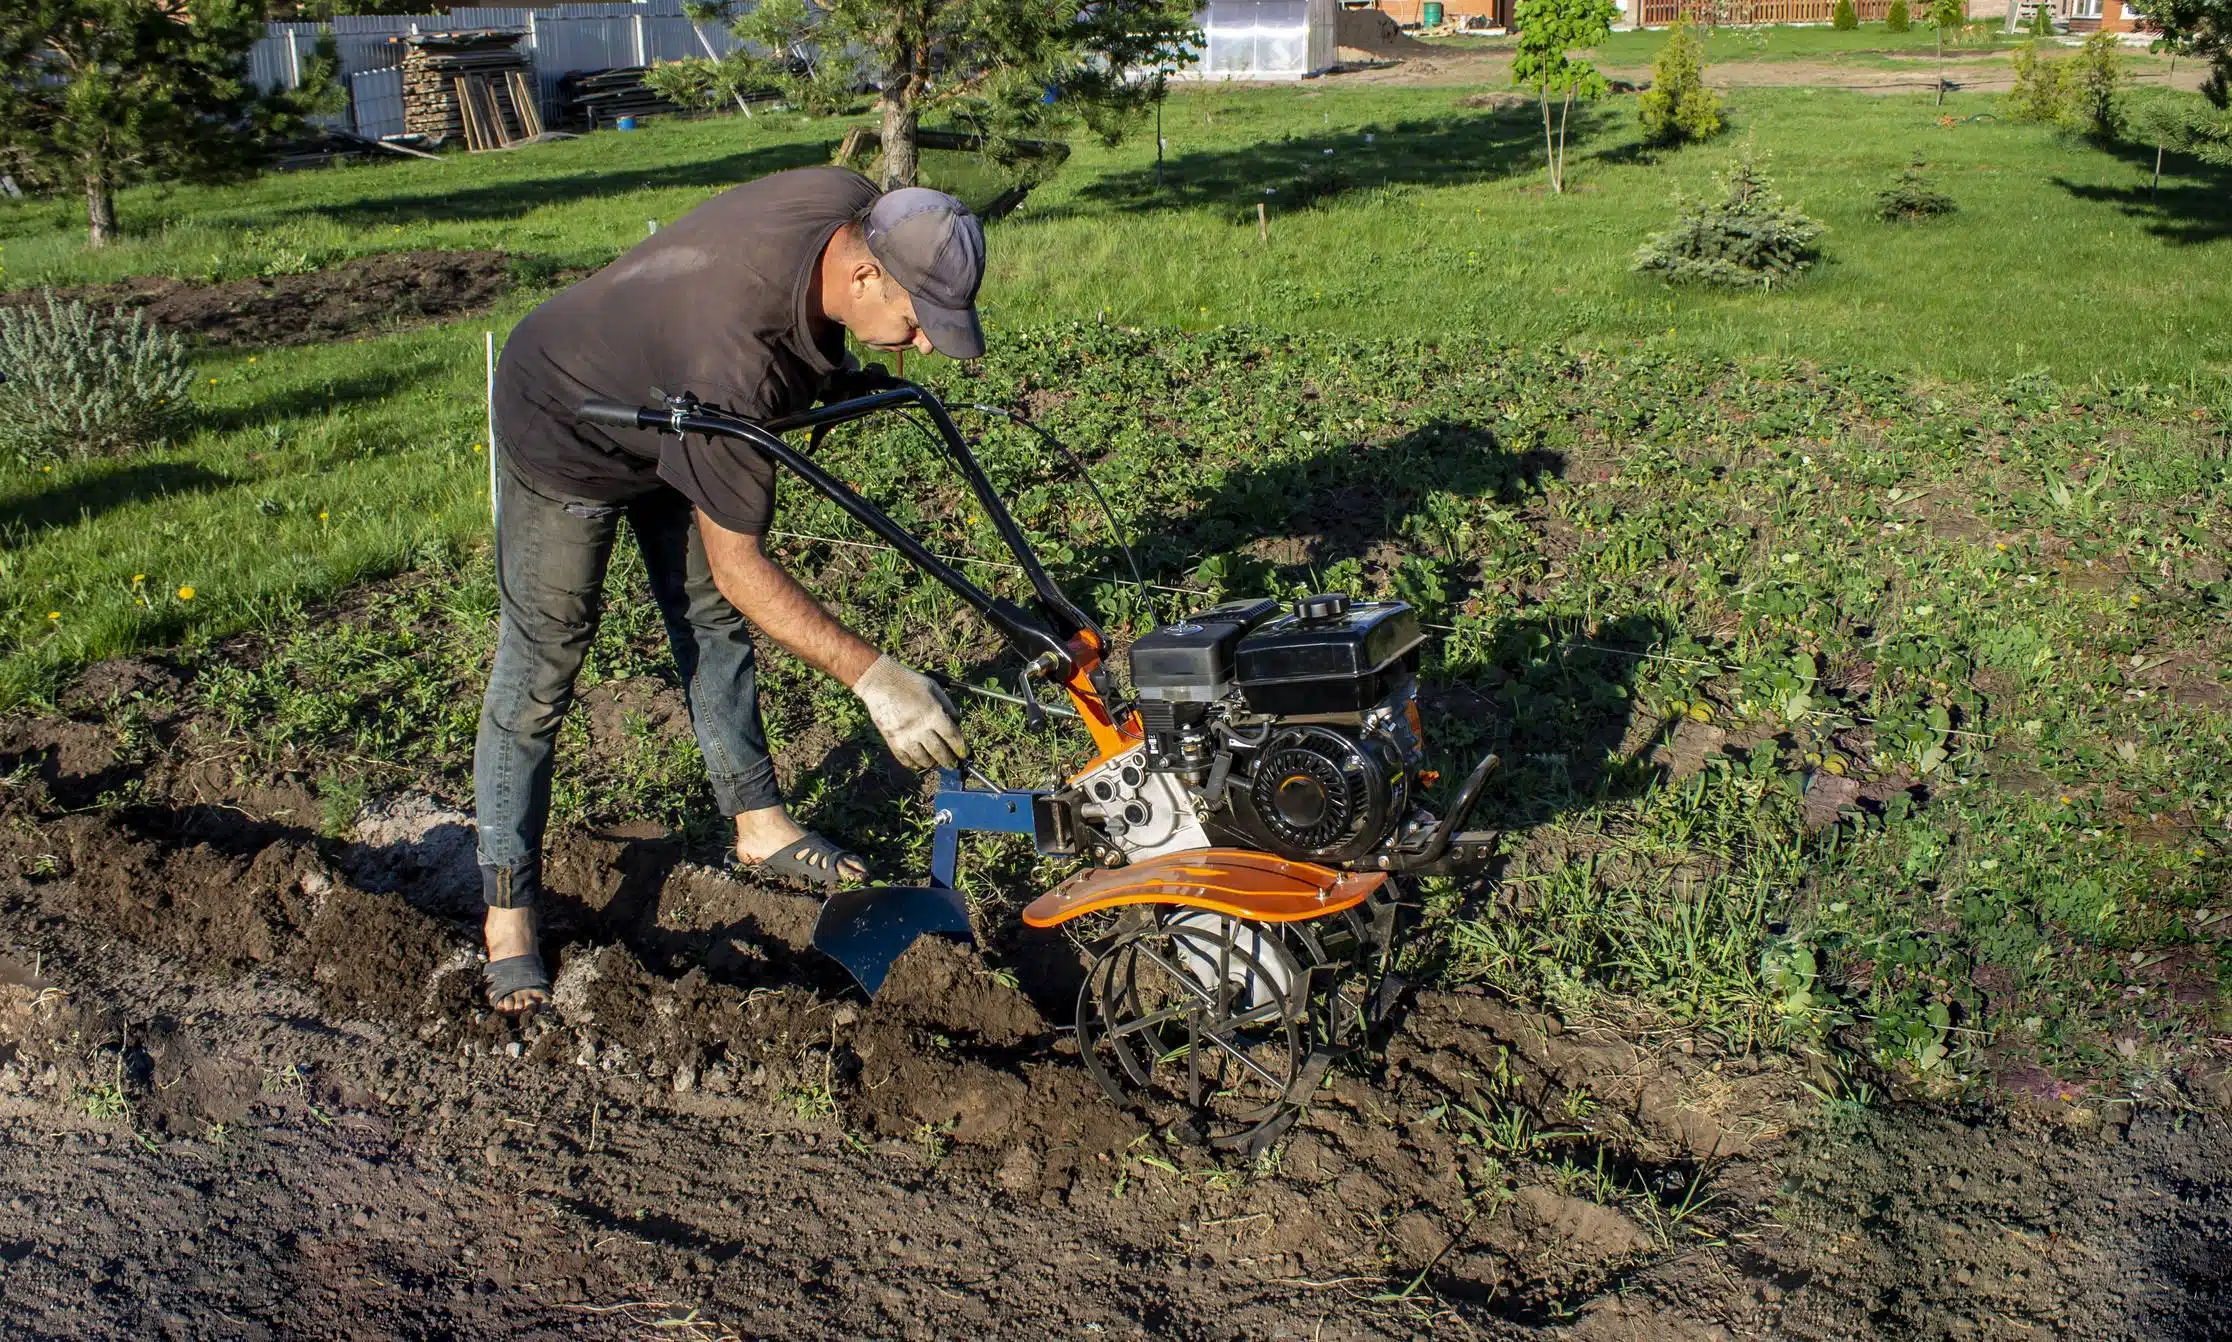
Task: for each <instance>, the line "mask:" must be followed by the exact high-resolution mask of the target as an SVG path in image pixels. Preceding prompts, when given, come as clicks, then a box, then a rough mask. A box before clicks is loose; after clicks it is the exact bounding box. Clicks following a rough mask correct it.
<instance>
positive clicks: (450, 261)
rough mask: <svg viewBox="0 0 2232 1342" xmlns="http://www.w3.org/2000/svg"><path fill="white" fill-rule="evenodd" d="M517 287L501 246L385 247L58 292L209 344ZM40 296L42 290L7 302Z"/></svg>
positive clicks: (292, 333)
mask: <svg viewBox="0 0 2232 1342" xmlns="http://www.w3.org/2000/svg"><path fill="white" fill-rule="evenodd" d="M510 287H511V266H510V262H509V260H508V259H507V258H506V257H505V256H504V254H503V253H502V252H486V251H466V252H444V251H416V252H382V253H379V254H378V255H374V256H364V257H358V258H357V259H355V260H353V261H344V262H342V263H340V264H339V265H336V266H332V267H329V268H327V269H325V270H316V271H311V272H309V273H308V274H302V275H271V276H258V277H255V278H251V279H244V280H228V281H226V282H225V283H223V284H195V283H192V282H190V281H187V280H180V279H173V278H171V277H169V276H167V275H143V276H139V277H136V278H133V279H128V280H120V281H118V282H116V283H114V284H89V285H82V286H79V287H77V288H73V289H61V290H57V291H56V293H57V294H58V295H59V296H60V297H62V298H74V299H77V300H79V301H81V302H84V303H86V304H89V305H91V306H95V307H100V308H112V307H124V308H127V309H135V310H137V311H139V312H142V313H145V314H146V316H147V319H148V320H149V321H150V322H152V323H154V324H155V325H157V326H160V327H164V328H166V329H169V330H173V331H177V332H179V333H180V334H182V335H184V336H186V337H187V338H188V339H189V340H193V341H198V342H200V343H202V344H207V345H248V346H262V345H315V344H320V343H322V342H325V341H328V340H338V339H340V338H341V337H343V336H349V335H355V334H357V333H358V332H360V331H390V330H396V329H399V328H403V327H409V326H419V325H424V324H426V323H428V322H434V321H441V320H444V319H447V318H450V317H456V316H461V315H463V314H465V313H470V312H478V311H479V310H481V309H482V308H485V307H488V306H489V305H490V304H492V303H494V302H495V301H496V300H497V299H498V298H500V297H502V296H503V294H504V292H505V290H507V289H509V288H510ZM38 301H40V293H39V292H38V291H36V290H17V291H15V292H12V293H0V304H24V303H33V302H38Z"/></svg>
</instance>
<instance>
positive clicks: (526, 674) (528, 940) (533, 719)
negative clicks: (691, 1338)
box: [473, 168, 984, 1013]
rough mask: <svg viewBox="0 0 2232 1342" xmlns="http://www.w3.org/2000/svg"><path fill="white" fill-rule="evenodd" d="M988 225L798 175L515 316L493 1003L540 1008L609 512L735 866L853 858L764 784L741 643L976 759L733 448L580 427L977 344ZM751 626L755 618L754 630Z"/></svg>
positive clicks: (505, 442) (500, 397)
mask: <svg viewBox="0 0 2232 1342" xmlns="http://www.w3.org/2000/svg"><path fill="white" fill-rule="evenodd" d="M983 278H984V233H983V230H982V228H981V227H980V225H979V224H978V222H977V220H976V218H975V217H974V216H972V215H971V214H970V213H969V211H968V209H967V208H966V207H964V206H963V205H962V204H961V203H960V202H959V201H957V200H955V199H953V198H952V197H951V196H948V195H945V194H943V193H941V192H936V191H929V190H925V189H922V188H907V189H904V190H899V191H893V192H890V193H888V194H879V193H878V191H877V189H876V188H875V186H874V185H872V184H871V183H870V182H869V181H868V180H867V179H866V178H864V177H862V176H860V175H859V174H857V173H853V172H848V171H845V170H843V169H839V168H803V169H799V170H796V171H792V172H784V173H777V174H775V175H774V176H772V177H766V178H762V179H760V180H759V181H756V182H751V183H748V184H746V185H744V186H739V187H736V188H734V189H732V190H729V191H726V192H723V193H722V194H720V195H718V196H716V197H714V198H713V199H712V200H710V201H707V202H706V203H705V204H703V205H701V206H699V207H698V208H697V209H695V210H693V211H691V212H690V213H689V214H687V215H685V216H683V217H682V218H681V219H679V220H677V221H676V222H675V223H674V224H673V225H672V226H671V227H668V228H666V229H664V230H662V231H661V232H659V233H657V234H654V235H653V236H652V237H651V238H650V239H649V240H647V241H645V242H644V243H642V244H640V245H639V246H637V247H636V248H635V249H634V250H632V251H630V252H629V253H628V254H627V255H626V256H623V257H621V258H620V259H619V260H618V261H616V262H614V263H613V264H612V265H610V266H607V267H606V268H605V269H603V270H601V271H599V272H597V273H596V274H595V275H592V276H590V277H589V278H588V279H586V280H583V281H582V282H581V283H579V284H577V285H575V286H573V287H572V288H570V289H568V290H566V291H565V292H564V293H562V294H559V295H558V296H557V297H555V298H553V299H551V300H550V301H549V302H547V303H544V304H543V305H542V306H541V307H539V308H536V309H535V310H534V311H533V312H532V313H530V314H528V316H527V318H526V320H524V321H522V322H521V323H520V324H519V326H518V327H517V328H516V329H515V330H514V331H513V332H512V335H511V338H510V340H509V341H508V342H506V344H505V346H504V356H503V359H502V361H501V363H499V364H498V366H497V369H496V393H495V394H496V437H497V440H498V442H497V444H495V445H494V450H496V451H497V453H498V470H499V477H500V478H499V484H498V490H497V499H498V504H497V522H496V569H497V582H498V589H499V594H500V597H501V605H502V627H501V634H500V636H499V639H498V642H497V648H496V662H495V666H494V668H493V669H492V670H491V672H490V673H489V683H488V695H487V698H486V700H485V702H484V703H483V705H482V708H481V720H480V735H479V739H478V741H477V742H476V744H475V746H474V750H473V789H474V802H475V807H476V810H477V812H478V816H477V820H478V828H479V858H480V864H481V878H482V891H483V896H484V899H485V902H486V904H487V906H488V908H487V919H486V923H485V925H484V930H485V932H486V934H487V938H488V957H489V964H488V970H487V975H488V993H489V1002H490V1004H491V1005H492V1006H494V1007H495V1008H496V1009H497V1010H499V1011H504V1012H507V1013H517V1012H523V1011H530V1010H532V1009H534V1007H535V1006H536V1004H538V1003H540V1002H541V1001H542V1000H543V999H544V998H545V997H546V996H547V995H548V993H549V989H550V976H549V973H548V972H547V970H546V969H545V968H544V965H543V961H542V957H541V954H540V950H539V947H538V945H537V942H536V931H535V904H536V901H537V899H538V898H539V897H540V895H541V892H542V882H541V861H542V840H543V830H544V827H545V825H546V823H547V821H548V818H549V812H550V783H551V759H552V748H553V745H554V743H555V741H556V738H557V735H558V725H559V722H560V720H561V719H562V718H563V717H564V716H565V713H566V709H567V706H568V705H569V704H570V703H571V702H572V700H573V686H574V678H575V676H576V674H577V673H579V671H580V670H581V662H582V658H583V656H584V655H585V654H586V653H587V651H588V648H589V643H590V640H591V639H593V638H594V637H595V635H596V631H597V618H598V614H599V604H600V598H601V595H602V592H603V588H604V576H605V564H606V561H607V559H609V558H610V556H611V553H612V545H613V540H614V537H615V535H616V533H617V531H618V528H619V524H620V521H621V519H622V518H625V519H626V520H627V522H628V526H629V529H630V530H632V531H633V532H634V533H635V538H636V543H637V545H638V546H639V547H641V549H642V552H643V558H644V563H645V566H646V567H647V568H648V569H649V570H650V580H651V593H652V596H653V598H654V599H655V600H656V601H657V602H658V605H659V612H660V614H661V615H662V616H663V617H664V621H665V624H666V631H667V639H668V642H669V644H670V645H671V646H672V648H673V651H674V660H675V667H676V670H677V671H678V672H679V673H680V675H681V678H682V683H683V687H684V690H685V692H686V696H687V702H688V704H689V710H690V724H691V726H692V728H693V729H694V730H695V732H696V734H697V739H698V746H699V748H700V749H701V750H702V751H703V753H704V755H705V762H706V767H707V770H708V771H709V772H710V774H711V776H712V782H713V794H714V797H715V798H716V800H717V801H718V802H719V803H720V806H721V809H722V810H723V811H724V812H726V813H727V814H729V815H732V816H734V817H735V819H736V856H737V859H738V860H739V861H740V862H742V863H745V864H749V865H751V866H753V867H754V869H756V870H759V871H764V872H767V873H769V874H771V875H775V876H782V877H788V878H791V879H796V880H804V881H808V882H812V883H815V884H818V885H823V886H835V885H837V884H839V883H840V882H843V881H846V880H854V881H857V880H863V879H865V878H866V877H867V874H868V872H867V864H866V863H865V862H863V861H862V860H861V859H860V858H859V857H857V856H856V855H854V854H851V853H847V852H844V851H842V850H840V849H839V848H838V847H837V845H835V844H833V843H831V842H830V841H829V840H827V839H825V838H823V837H822V836H820V835H818V834H810V833H807V832H806V831H804V830H802V829H801V828H800V827H799V825H798V824H797V822H796V821H794V820H792V819H791V816H790V813H789V812H788V811H787V810H786V809H785V808H784V806H783V800H782V797H781V796H780V794H779V793H778V792H777V790H776V786H775V769H774V765H773V764H772V763H771V762H770V761H769V759H768V756H767V742H766V737H765V735H764V734H763V732H762V730H761V727H760V718H759V705H758V699H757V697H756V693H755V679H754V675H753V666H752V643H751V638H750V636H749V626H750V625H758V626H759V628H760V629H761V630H763V631H764V632H765V633H766V634H767V636H768V637H770V638H772V639H774V640H775V641H776V642H777V643H779V644H781V645H782V646H783V647H785V648H787V649H789V650H790V651H791V652H792V653H794V654H796V655H797V656H798V657H799V658H800V659H802V660H803V661H805V662H806V663H808V664H809V665H811V666H813V667H815V668H816V669H818V670H820V671H822V672H824V673H825V674H827V675H830V676H833V677H835V678H836V679H837V680H838V681H840V682H841V683H843V684H845V685H847V686H850V687H851V689H852V690H853V692H854V693H855V694H857V695H858V696H860V699H861V702H862V703H863V704H864V705H865V707H866V708H867V710H868V715H869V717H870V719H871V720H873V721H874V722H875V724H876V728H877V730H878V731H880V732H881V733H882V734H883V737H884V741H885V743H886V744H888V745H889V746H890V747H891V750H892V753H893V754H894V755H895V756H896V757H897V758H898V759H899V761H900V763H902V764H904V765H907V766H908V767H909V768H915V769H927V768H930V767H933V766H935V765H948V766H950V765H953V764H956V763H958V762H959V760H960V758H961V756H962V755H964V754H966V753H967V747H966V745H965V744H964V743H963V741H962V739H961V733H960V731H959V729H958V728H956V727H955V726H954V722H953V706H952V704H951V703H950V702H948V701H947V699H946V697H945V695H944V694H943V693H942V692H941V691H940V690H939V689H938V687H937V686H936V685H935V684H934V683H933V682H931V681H930V680H929V679H928V678H927V677H925V676H922V675H919V674H917V673H916V672H914V671H913V670H910V669H909V668H907V667H906V666H904V665H902V664H901V663H899V662H898V661H896V660H895V659H893V658H892V657H890V656H889V655H888V654H883V653H879V652H878V651H877V650H876V649H875V648H873V647H871V646H869V644H868V643H866V642H865V641H863V640H862V639H861V638H860V637H859V636H858V635H856V634H854V633H853V632H852V631H851V630H849V629H847V628H845V626H844V625H843V624H841V623H840V622H839V621H838V620H837V619H836V618H835V617H834V616H832V615H830V614H829V612H828V611H826V610H824V609H823V608H822V607H821V605H820V604H819V603H817V602H816V601H815V600H814V598H813V597H812V596H810V595H809V594H808V593H807V592H806V590H805V589H804V588H802V587H800V586H799V585H798V583H797V582H796V581H795V580H794V579H793V578H792V577H791V576H790V575H789V574H787V573H785V572H784V571H783V570H782V569H781V568H779V567H778V566H777V565H776V564H775V563H774V561H773V560H772V559H770V558H769V557H768V555H767V553H766V550H765V549H764V546H763V542H764V539H765V537H766V534H767V530H768V526H769V524H770V522H771V521H772V519H773V516H774V505H775V465H774V463H773V462H772V461H770V460H768V459H767V458H766V457H764V456H762V455H761V454H760V453H758V452H757V451H755V450H753V449H752V448H750V447H747V446H745V445H743V444H739V443H735V442H732V441H728V440H724V439H707V438H704V437H700V436H693V437H689V438H679V439H678V438H674V437H669V436H664V435H660V434H656V433H653V432H651V431H649V430H641V431H628V430H618V429H605V428H599V427H595V426H592V425H586V424H582V423H579V422H577V421H576V419H575V417H574V416H575V411H576V410H577V409H578V408H579V406H580V405H581V403H582V402H583V401H584V400H587V399H589V398H591V397H596V396H604V397H613V398H617V399H621V400H626V401H647V400H651V399H652V398H653V397H654V391H653V389H654V388H657V389H659V390H661V391H664V392H668V393H680V392H684V391H688V392H693V393H695V394H696V395H697V397H698V398H699V400H701V401H703V402H705V403H706V404H707V405H709V406H715V407H718V408H720V409H723V410H726V411H728V412H729V413H731V414H735V415H740V416H743V417H745V418H748V419H761V420H764V419H773V418H777V417H780V416H783V415H787V414H793V413H796V412H797V411H800V410H804V409H807V408H809V407H810V406H812V405H813V403H814V401H815V400H816V398H817V397H821V396H825V395H828V396H832V397H834V396H835V395H837V394H839V393H842V392H843V391H844V390H845V389H846V384H847V382H848V381H850V380H853V379H856V378H857V376H858V374H857V372H854V373H848V372H847V370H846V363H847V360H846V355H845V347H844V338H845V335H846V333H847V332H850V333H851V334H852V336H853V338H854V339H856V340H858V341H859V342H860V343H861V344H863V345H866V346H869V347H871V348H873V349H879V350H906V349H914V350H919V351H921V352H922V353H925V354H927V353H929V352H931V351H932V350H936V351H938V352H940V353H943V354H946V355H949V356H951V357H954V358H963V359H968V358H975V357H977V356H978V355H980V354H982V353H983V352H984V332H983V328H982V327H981V326H980V325H979V324H978V321H977V315H976V308H975V302H976V293H977V288H978V286H979V285H980V284H981V283H982V281H983ZM747 622H749V623H747Z"/></svg>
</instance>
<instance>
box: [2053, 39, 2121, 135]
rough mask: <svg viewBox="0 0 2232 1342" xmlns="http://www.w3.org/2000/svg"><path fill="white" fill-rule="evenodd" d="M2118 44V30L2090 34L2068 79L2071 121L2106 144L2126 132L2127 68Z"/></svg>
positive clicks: (2073, 63)
mask: <svg viewBox="0 0 2232 1342" xmlns="http://www.w3.org/2000/svg"><path fill="white" fill-rule="evenodd" d="M2117 45H2118V44H2117V42H2116V35H2115V34H2114V33H2106V32H2101V33H2094V34H2093V35H2092V36H2091V37H2088V38H2086V39H2085V45H2084V46H2082V47H2079V48H2078V49H2077V57H2076V59H2075V60H2074V61H2072V62H2071V63H2070V69H2069V73H2068V76H2067V79H2066V83H2067V85H2068V89H2069V101H2070V107H2069V120H2070V122H2071V124H2072V125H2073V126H2074V128H2075V129H2077V130H2080V131H2083V132H2084V133H2085V134H2087V135H2089V136H2091V137H2092V138H2093V139H2095V140H2098V141H2100V142H2102V143H2103V144H2107V143H2112V142H2114V141H2116V140H2118V139H2120V138H2122V136H2123V106H2122V102H2121V100H2120V98H2119V97H2118V94H2119V92H2120V91H2121V89H2122V87H2123V73H2124V72H2123V61H2122V59H2121V58H2120V57H2119V56H2118V55H2117V53H2116V47H2117Z"/></svg>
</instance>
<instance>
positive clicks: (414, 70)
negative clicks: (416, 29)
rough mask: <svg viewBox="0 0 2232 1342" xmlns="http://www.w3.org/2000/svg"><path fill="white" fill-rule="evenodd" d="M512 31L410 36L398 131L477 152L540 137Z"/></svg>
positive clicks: (532, 92)
mask: <svg viewBox="0 0 2232 1342" xmlns="http://www.w3.org/2000/svg"><path fill="white" fill-rule="evenodd" d="M525 35H526V34H525V33H524V32H522V31H520V30H519V29H516V28H476V29H469V30H465V31H461V32H443V33H413V34H412V35H411V36H409V37H406V38H401V39H399V40H400V41H401V42H403V43H404V44H405V46H406V47H407V48H408V49H407V50H406V51H405V53H404V55H403V60H402V66H403V129H404V131H405V132H406V133H408V134H414V135H424V136H426V137H427V138H428V139H430V140H434V141H437V142H442V143H446V142H449V141H452V140H462V141H464V142H465V147H466V148H467V149H470V150H472V151H473V152H475V153H479V152H481V151H484V150H489V149H509V148H511V147H512V146H513V145H515V144H518V143H521V142H522V141H526V140H533V139H536V138H538V137H540V136H541V135H542V133H543V123H542V108H541V101H540V99H539V98H538V97H537V95H536V85H535V71H534V67H533V66H531V65H529V64H528V63H527V59H526V57H524V56H522V55H520V54H519V52H518V50H517V49H516V47H517V43H518V41H519V39H520V38H521V37H524V36H525Z"/></svg>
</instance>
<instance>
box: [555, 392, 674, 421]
mask: <svg viewBox="0 0 2232 1342" xmlns="http://www.w3.org/2000/svg"><path fill="white" fill-rule="evenodd" d="M575 417H576V418H578V419H580V420H581V422H582V423H584V424H601V425H603V426H604V427H605V428H608V429H647V428H651V427H654V426H655V425H659V424H663V423H665V422H666V416H664V415H662V414H659V413H658V412H657V411H655V410H646V409H644V408H643V407H642V406H640V405H626V404H623V403H622V402H619V401H608V400H606V399H604V398H603V397H601V396H599V397H592V398H591V399H589V400H586V401H583V402H582V403H581V409H580V410H579V411H578V412H576V416H575Z"/></svg>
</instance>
